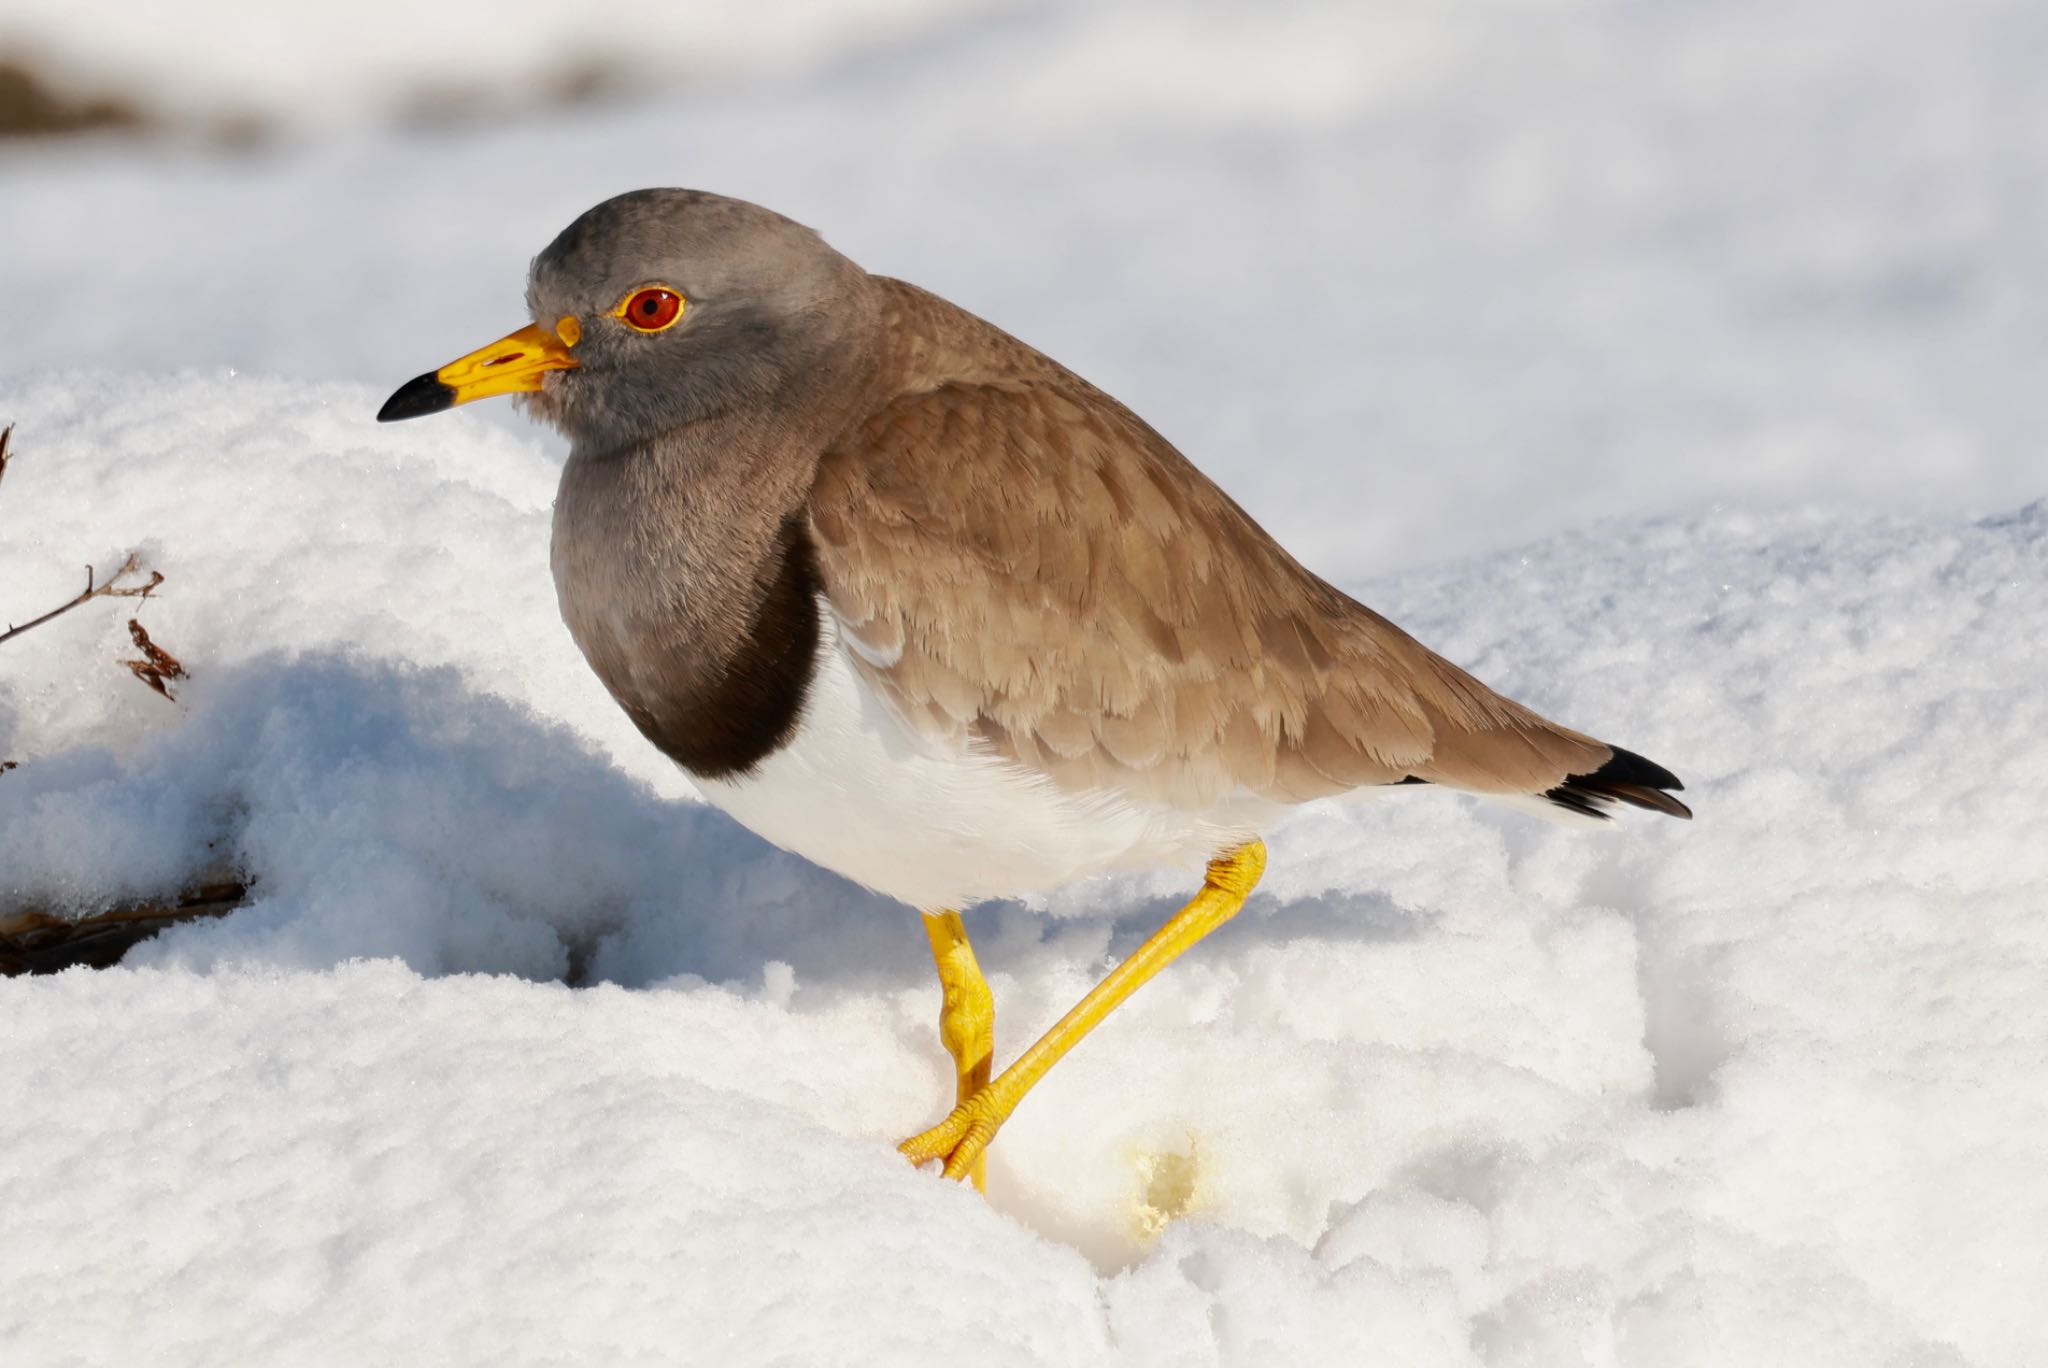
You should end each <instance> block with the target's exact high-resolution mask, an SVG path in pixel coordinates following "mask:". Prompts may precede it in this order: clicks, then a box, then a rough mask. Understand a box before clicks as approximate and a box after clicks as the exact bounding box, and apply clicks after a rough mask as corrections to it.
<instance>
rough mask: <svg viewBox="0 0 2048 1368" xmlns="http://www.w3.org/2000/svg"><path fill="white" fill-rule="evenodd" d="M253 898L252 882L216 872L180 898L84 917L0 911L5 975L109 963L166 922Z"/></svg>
mask: <svg viewBox="0 0 2048 1368" xmlns="http://www.w3.org/2000/svg"><path fill="white" fill-rule="evenodd" d="M248 897H249V881H248V880H247V879H242V878H235V877H232V876H222V875H216V876H215V877H213V878H212V879H211V880H207V881H202V882H201V883H200V884H199V885H198V886H196V887H194V888H192V889H190V890H188V891H187V892H185V893H182V894H180V895H179V896H177V897H175V898H169V899H165V900H163V901H160V902H140V903H131V904H128V905H125V906H119V907H110V908H107V909H105V910H103V911H100V912H94V913H89V914H87V915H86V916H83V917H77V918H72V917H65V916H59V915H58V914H56V913H53V912H43V911H37V910H33V909H25V908H24V909H16V910H13V911H0V977H8V978H12V977H13V976H15V975H17V974H48V973H55V972H56V971H57V970H60V969H64V968H67V967H69V966H70V965H73V964H89V965H91V966H93V967H94V968H101V969H103V968H105V967H106V966H108V965H110V964H114V963H117V962H118V961H119V960H120V958H121V956H122V955H124V954H126V953H127V952H128V950H129V948H130V947H132V946H133V945H135V943H136V942H138V941H144V940H147V939H149V938H150V937H151V936H153V935H155V934H156V933H157V932H159V931H161V930H163V929H164V928H165V927H167V926H175V925H177V924H178V923H180V922H188V921H196V920H199V919H201V918H205V917H225V916H227V915H228V914H229V913H230V912H233V911H234V910H235V909H236V908H238V907H240V906H242V904H243V903H245V902H246V901H247V900H248Z"/></svg>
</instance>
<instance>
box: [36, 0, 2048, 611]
mask: <svg viewBox="0 0 2048 1368" xmlns="http://www.w3.org/2000/svg"><path fill="white" fill-rule="evenodd" d="M2044 63H2048V5H2043V4H2041V3H2039V0H1917V2H1915V3H1907V2H1905V0H1771V3H1764V2H1763V0H1715V2H1714V3H1705V2H1703V0H1278V2H1276V3H1269V4H1262V5H1258V6H1250V5H1244V4H1239V3H1221V2H1220V0H1183V2H1182V3H1163V2H1154V0H1117V2H1116V3H1104V2H1103V0H1086V2H1081V3H1062V2H1060V0H1050V2H1046V3H1028V4H1023V3H1011V2H1008V0H748V2H747V3H744V4H725V3H717V4H708V3H707V4H669V3H656V0H624V2H622V3H613V4H608V5H605V6H575V5H562V4H559V3H552V4H549V3H539V2H538V0H490V2H489V3H486V2H485V0H438V3H435V4H432V5H418V4H412V3H405V4H401V3H398V2H397V0H360V2H359V3H352V4H348V5H341V6H322V7H314V6H297V5H278V4H274V3H264V2H263V0H186V2H185V3H181V4H178V5H175V6H173V5H158V4H142V3H130V4H113V3H80V0H0V325H4V326H0V420H4V418H5V417H6V412H5V400H6V391H7V385H8V383H9V379H10V377H12V378H13V379H14V380H15V381H16V382H17V383H18V382H19V380H20V379H21V378H22V377H24V376H25V375H28V374H31V373H36V372H46V371H50V370H62V369H72V368H90V369H94V370H100V371H114V372H118V373H120V374H122V375H124V376H129V377H132V379H131V380H130V381H129V383H133V384H137V385H147V384H149V383H151V377H152V376H160V375H162V374H166V373H169V372H174V371H178V370H185V369H197V370H199V371H202V372H206V373H211V374H224V373H228V372H233V373H235V374H252V373H255V374H267V375H283V376H288V377H294V378H302V379H314V378H318V379H322V380H330V379H339V380H346V381H351V382H357V383H359V384H360V385H361V386H362V387H363V405H364V412H363V419H364V421H365V422H366V423H367V422H368V421H369V416H370V414H371V413H372V412H373V411H374V408H375V405H376V402H377V401H378V400H379V399H381V397H382V395H383V394H384V393H385V392H387V391H388V390H389V389H390V388H392V387H393V386H395V385H396V384H398V383H399V382H400V381H402V380H404V379H406V378H407V377H409V376H411V375H413V374H416V373H418V372H420V371H422V370H426V369H430V368H432V367H433V366H436V365H438V364H440V363H441V362H442V361H445V360H448V359H450V358H452V357H454V356H455V355H457V354H459V353H462V352H465V351H467V350H469V349H470V348H472V347H474V346H477V345H479V344H481V343H483V342H485V341H488V340H490V339H491V338H494V337H497V336H499V335H500V334H502V333H504V332H506V331H508V330H510V329H511V328H513V327H514V326H517V325H518V324H520V323H521V322H523V321H524V317H523V308H522V301H521V292H522V286H523V279H524V273H525V268H526V263H527V261H528V259H529V258H530V257H531V256H532V255H533V254H534V253H535V252H536V251H538V250H539V249H540V248H541V247H542V246H543V245H544V244H545V243H546V242H547V241H548V240H549V239H550V238H551V237H552V236H553V234H554V233H555V232H556V231H557V230H559V229H560V228H561V227H562V226H563V225H565V224H566V223H567V222H568V221H569V220H570V219H571V218H572V217H574V216H575V215H576V214H577V213H578V212H580V211H581V210H582V209H584V208H585V207H587V206H588V205H590V204H591V203H593V202H595V201H597V200H598V199H601V198H603V197H605V196H607V195H609V194H612V193H615V192H617V191H620V190H625V189H629V188H634V187H638V186H643V185H657V184H668V185H691V186H698V187H702V188H706V189H713V190H718V191H721V192H724V193H728V194H733V195H738V196H742V197H745V198H748V199H753V200H757V201H759V202H761V203H764V204H767V205H769V206H771V207H773V208H776V209H779V210H781V211H783V212H785V213H787V214H789V215H791V216H793V217H795V218H798V219H800V220H803V221H804V222H807V223H810V224H811V225H813V226H815V227H817V228H818V229H820V230H821V231H822V232H823V233H824V234H825V235H826V237H827V238H828V239H829V240H830V241H832V242H833V243H834V244H835V245H837V246H838V247H840V248H841V249H842V250H844V251H846V252H848V253H849V254H851V255H853V256H854V257H855V258H856V259H858V260H859V261H861V262H862V263H863V264H865V265H867V266H868V267H869V268H871V269H874V270H877V271H882V272H886V273H889V274H894V275H900V276H904V277H906V278H909V279H911V280H914V281H916V282H918V283H920V284H923V285H926V286H928V287H930V288H932V289H935V290H937V291H939V292H940V293H942V294H945V295H947V296H949V297H950V298H952V299H954V300H955V301H957V302H958V303H960V304H962V305H964V306H966V307H968V308H970V309H972V310H974V311H976V312H978V313H981V314H983V315H984V316H986V317H988V318H990V319H992V320H994V321H995V322H997V323H999V324H1000V325H1001V326H1003V327H1005V328H1007V329H1009V330H1010V331H1012V332H1014V333H1017V334H1019V335H1021V336H1022V337H1024V338H1025V339H1027V340H1029V341H1031V342H1033V343H1034V344H1036V345H1038V346H1040V347H1041V348H1043V349H1044V350H1046V351H1048V352H1050V353H1051V354H1053V355H1054V356H1056V357H1058V358H1059V359H1061V360H1063V361H1065V362H1066V363H1067V364H1069V365H1071V366H1073V367H1074V368H1076V369H1078V370H1079V371H1081V372H1082V373H1083V374H1085V375H1087V376H1089V377H1090V378H1091V379H1093V380H1095V381H1097V382H1098V383H1099V384H1101V385H1103V386H1104V387H1105V388H1107V389H1109V390H1110V391H1111V392H1113V393H1115V394H1117V395H1118V396H1119V397H1121V398H1123V399H1124V400H1126V401H1127V402H1128V403H1130V404H1131V405H1132V406H1133V407H1134V408H1136V409H1137V410H1138V411H1139V412H1140V413H1142V414H1143V415H1145V416H1146V417H1147V418H1148V419H1149V420H1150V421H1152V422H1153V424H1154V425H1155V426H1157V427H1159V428H1160V429H1162V430H1163V431H1164V432H1165V433H1166V434H1167V435H1168V436H1169V437H1171V438H1172V439H1173V440H1174V441H1175V442H1177V443H1178V444H1179V445H1180V446H1181V447H1182V448H1183V449H1184V450H1185V451H1186V452H1187V453H1188V454H1189V455H1190V456H1191V457H1192V458H1193V459H1194V460H1195V461H1196V462H1197V463H1198V464H1200V465H1202V466H1203V467H1204V468H1205V469H1207V470H1208V471H1210V472H1211V473H1212V474H1213V475H1215V476H1216V477H1217V478H1218V479H1219V480H1220V481H1221V482H1222V483H1223V484H1224V485H1225V486H1226V487H1227V488H1228V489H1230V490H1231V491H1232V492H1233V493H1234V494H1236V495H1237V496H1238V497H1239V498H1240V500H1241V501H1242V502H1244V503H1245V504H1247V505H1248V506H1249V507H1250V508H1251V509H1252V511H1253V512H1254V513H1255V514H1256V515H1257V516H1259V517H1260V518H1261V519H1263V520H1264V521H1265V522H1267V524H1268V525H1269V526H1271V527H1272V528H1273V529H1274V530H1275V531H1276V532H1278V533H1279V534H1280V535H1281V536H1282V538H1283V540H1286V541H1287V542H1288V543H1289V544H1290V545H1292V546H1294V547H1295V548H1296V549H1297V550H1298V551H1299V552H1300V553H1301V554H1302V555H1303V557H1304V559H1306V560H1308V561H1310V562H1311V563H1312V564H1313V565H1315V566H1316V567H1317V568H1318V569H1320V570H1323V571H1324V572H1325V573H1328V574H1331V575H1333V576H1336V577H1338V578H1340V579H1352V580H1355V579H1357V578H1359V577H1363V576H1367V575H1373V574H1379V573H1384V572H1386V571H1388V570H1390V569H1392V568H1395V567H1398V566H1403V565H1409V564H1415V563H1421V562H1432V561H1440V560H1444V559H1447V558H1454V557H1459V556H1464V555H1468V554H1472V553H1477V552H1481V551H1488V550H1495V549H1499V548H1502V547H1507V546H1514V545H1518V544H1521V543H1524V542H1527V541H1531V540H1533V539H1536V538H1538V537H1541V536H1545V535H1548V534H1551V533H1554V532H1557V531H1560V530H1563V529H1567V528H1583V527H1590V526H1596V525H1597V524H1598V522H1599V521H1600V520H1601V519H1605V518H1614V517H1619V516H1638V515H1645V514H1654V513H1658V512H1664V511H1670V510H1678V509H1698V508H1701V507H1704V506H1709V505H1719V506H1722V507H1724V508H1733V509H1742V508H1751V507H1754V508H1757V509H1759V510H1761V509H1765V508H1775V507H1781V506H1785V505H1788V504H1816V503H1820V504H1834V503H1847V504H1867V505H1873V506H1907V507H1914V508H1927V507H1948V508H1954V509H1957V510H1973V511H1983V512H1991V511H1997V510H1999V509H2002V508H2006V507H2010V506H2012V505H2014V504H2016V503H2019V502H2022V501H2024V500H2026V499H2029V498H2034V497H2038V496H2040V495H2041V494H2042V493H2043V492H2044V490H2043V486H2044V483H2048V481H2044V479H2043V462H2042V459H2041V455H2040V451H2039V447H2038V434H2039V433H2040V431H2041V430H2042V426H2043V419H2044V418H2048V399H2044V397H2043V396H2044V393H2048V385H2044V384H2043V382H2042V373H2041V372H2042V363H2043V361H2044V359H2048V310H2044V308H2043V305H2042V294H2043V289H2044V287H2048V82H2044V81H2043V80H2042V78H2041V72H2042V70H2043V69H2044ZM466 412H467V415H468V416H467V417H466V418H465V421H472V422H478V423H495V424H501V425H505V426H508V427H511V428H514V429H517V430H519V431H522V432H525V431H528V429H526V428H525V427H524V425H523V420H521V419H519V418H518V417H517V416H515V415H513V414H511V413H510V412H509V411H508V410H507V409H506V408H504V407H503V406H488V405H485V406H478V407H477V408H476V409H474V410H469V411H466ZM524 440H530V441H532V442H535V443H551V442H553V440H554V439H553V438H552V436H549V435H543V434H539V433H537V432H535V433H533V434H532V435H531V436H530V437H527V438H525V439H524Z"/></svg>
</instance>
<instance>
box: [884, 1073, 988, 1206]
mask: <svg viewBox="0 0 2048 1368" xmlns="http://www.w3.org/2000/svg"><path fill="white" fill-rule="evenodd" d="M994 1092H995V1090H994V1089H992V1088H983V1089H982V1090H981V1091H980V1092H978V1093H976V1094H975V1095H974V1096H972V1097H970V1098H968V1099H967V1100H966V1101H965V1102H962V1103H961V1104H960V1105H959V1106H957V1107H955V1108H953V1110H952V1111H951V1112H950V1113H949V1114H948V1115H947V1117H946V1119H945V1120H943V1121H941V1122H939V1124H938V1125H936V1126H933V1127H932V1128H931V1129H930V1130H928V1131H924V1132H923V1133H921V1134H918V1135H913V1136H911V1137H910V1138H909V1139H908V1140H905V1141H904V1142H903V1143H902V1144H900V1145H898V1146H897V1147H896V1148H897V1149H898V1150H900V1151H902V1153H903V1156H904V1157H905V1158H906V1159H908V1160H910V1162H911V1163H912V1164H914V1165H916V1166H917V1167H918V1168H923V1167H924V1166H925V1165H926V1164H929V1163H931V1162H932V1161H933V1160H935V1159H936V1160H943V1161H944V1162H945V1165H946V1176H947V1177H948V1178H955V1179H958V1178H973V1179H974V1185H975V1186H976V1187H980V1186H981V1185H982V1177H981V1175H982V1164H983V1159H984V1155H983V1151H984V1150H986V1149H987V1148H988V1142H989V1141H991V1140H993V1139H995V1138H996V1130H997V1129H998V1128H999V1127H1000V1126H1001V1125H1002V1124H1003V1122H1004V1121H1005V1120H1007V1119H1008V1109H1006V1108H1002V1107H1000V1106H999V1105H998V1104H997V1102H996V1098H995V1096H994Z"/></svg>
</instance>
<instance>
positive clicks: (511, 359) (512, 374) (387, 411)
mask: <svg viewBox="0 0 2048 1368" xmlns="http://www.w3.org/2000/svg"><path fill="white" fill-rule="evenodd" d="M582 337H583V329H582V327H581V325H579V324H578V323H577V322H576V318H575V315H573V314H568V315H564V316H563V317H562V318H561V319H559V320H557V321H556V323H555V326H554V327H552V328H544V327H542V326H541V325H540V324H538V323H535V324H532V325H531V326H529V327H524V328H521V329H520V330H519V331H518V332H516V333H512V334H511V335H510V336H507V337H501V338H499V339H498V340H497V341H495V342H493V343H491V345H490V346H488V347H480V348H478V349H477V350H475V351H473V352H471V353H470V354H469V355H467V356H465V357H463V358H461V359H460V360H457V361H450V362H449V363H448V364H447V365H445V366H443V367H441V369H439V370H437V371H430V372H428V373H427V374H425V375H420V376H415V377H413V378H412V379H410V380H408V381H406V382H405V383H404V384H403V385H400V386H399V387H398V392H397V393H396V394H394V395H392V396H391V397H390V398H389V399H386V400H385V401H384V407H383V408H381V409H378V410H377V421H378V422H380V423H395V422H397V421H398V420H399V419H400V418H417V417H419V416H420V415H421V414H424V413H439V412H440V411H441V410H442V409H449V408H454V407H455V406H456V405H457V404H466V403H468V402H469V401H470V400H472V399H488V398H489V397H490V396H491V395H493V394H518V393H520V392H522V391H525V390H537V389H539V388H540V382H541V377H542V376H544V375H546V374H547V373H548V372H549V371H556V370H574V369H575V368H576V358H575V356H574V355H572V354H571V352H570V348H572V347H574V346H575V345H576V344H577V342H579V341H580V340H582Z"/></svg>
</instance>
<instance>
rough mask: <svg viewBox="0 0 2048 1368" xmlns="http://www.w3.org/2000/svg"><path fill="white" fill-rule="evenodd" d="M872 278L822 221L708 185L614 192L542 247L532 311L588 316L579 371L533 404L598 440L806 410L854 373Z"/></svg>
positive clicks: (546, 319) (599, 446)
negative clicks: (794, 216)
mask: <svg viewBox="0 0 2048 1368" xmlns="http://www.w3.org/2000/svg"><path fill="white" fill-rule="evenodd" d="M867 281H868V277H867V273H866V272H864V271H862V270H861V269H860V267H858V266H856V265H854V263H853V262H851V261H849V260H847V259H846V258H845V257H844V256H841V255H840V254H839V253H838V252H836V251H834V250H833V249H832V248H830V247H828V246H827V245H826V244H825V242H824V240H823V239H821V238H820V237H819V236H818V235H817V234H816V233H815V232H813V231H812V230H811V229H809V228H806V227H804V226H803V225H802V224H800V223H796V222H794V221H792V220H790V219H787V218H784V217H783V216H782V215H780V214H777V213H774V212H772V211H771V210H767V209H763V208H761V207H760V206H759V205H755V204H749V203H747V202H746V201H744V200H736V199H727V198H725V197H724V196H722V195H713V194H708V193H706V192H704V191H700V190H635V191H632V192H630V193H627V194H623V195H618V196H615V197H614V198H612V199H608V200H606V201H604V202H603V203H602V204H599V205H597V206H596V207H595V208H592V209H590V210H588V211H586V212H585V213H584V214H582V215H581V216H580V217H579V218H577V220H576V221H575V222H574V223H572V224H570V225H569V226H568V227H567V228H565V229H563V230H562V232H561V234H560V236H558V237H557V238H556V239H555V240H554V241H553V242H551V243H549V244H548V246H547V248H546V249H545V250H544V251H542V252H541V254H540V255H539V256H537V257H535V258H534V261H533V267H532V271H531V273H530V275H529V277H528V283H527V289H526V300H527V305H528V307H529V309H530V310H531V311H532V314H533V317H534V318H535V319H536V320H537V321H539V322H540V323H541V325H542V326H547V325H550V324H554V323H556V322H557V321H558V320H560V319H563V318H574V319H575V320H576V324H577V329H576V330H577V331H578V333H579V336H578V337H577V339H576V342H575V346H574V353H575V365H574V368H573V369H564V370H561V371H559V372H556V373H553V374H550V375H549V376H547V378H546V382H545V384H544V385H543V386H542V387H541V388H540V389H539V390H537V391H534V392H532V393H531V394H529V395H528V396H527V399H526V402H527V403H528V405H529V406H530V407H531V409H532V411H533V412H534V413H535V414H536V415H537V416H539V417H541V418H542V419H544V420H546V421H547V422H550V423H552V424H553V425H554V426H556V427H558V428H560V429H561V430H562V431H563V432H564V433H565V434H566V435H567V436H568V437H569V438H570V439H571V440H572V441H573V442H574V443H575V444H576V445H577V447H578V448H579V449H581V450H585V451H591V452H601V451H606V450H615V449H618V448H621V447H626V446H631V445H635V444H637V443H641V442H645V441H647V440H650V439H651V438H653V437H655V436H656V435H658V434H661V433H664V432H668V431H671V430H673V429H676V428H679V427H683V426H685V425H688V424H692V423H699V422H702V421H704V420H706V419H709V418H715V417H719V416H722V415H727V414H745V413H748V412H750V411H763V410H775V409H781V408H795V407H800V406H802V405H803V404H805V403H808V402H814V401H815V400H816V399H817V398H818V397H819V395H818V392H819V391H820V390H821V389H824V390H830V389H832V388H835V387H836V386H837V385H838V384H841V383H844V381H845V380H846V379H847V378H848V376H847V372H848V371H849V369H850V368H851V365H852V362H853V360H854V358H855V356H857V355H858V353H859V352H860V351H862V350H864V348H862V347H861V343H863V342H865V340H866V337H865V334H866V332H867V330H868V329H869V327H870V326H871V322H872V316H873V313H874V310H873V307H872V304H871V302H870V299H869V293H868V291H867V289H866V286H867ZM663 293H667V294H669V295H672V296H673V302H671V301H670V300H667V299H663V298H661V297H660V296H661V295H662V294H663ZM671 310H673V311H674V317H673V320H672V321H669V320H668V319H667V317H666V315H667V314H668V313H669V312H670V311H671ZM654 325H660V326H654Z"/></svg>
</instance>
